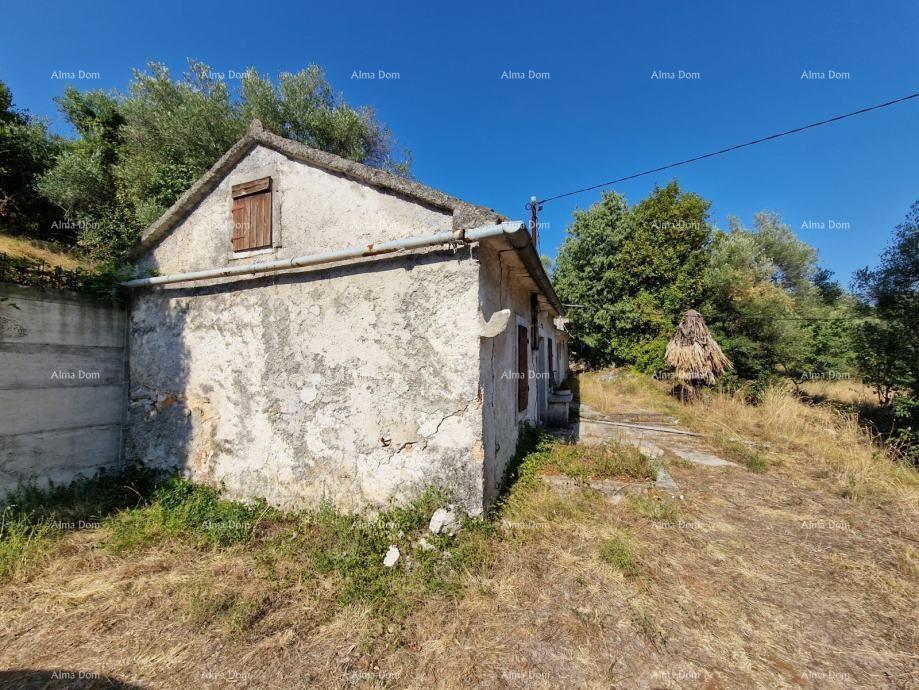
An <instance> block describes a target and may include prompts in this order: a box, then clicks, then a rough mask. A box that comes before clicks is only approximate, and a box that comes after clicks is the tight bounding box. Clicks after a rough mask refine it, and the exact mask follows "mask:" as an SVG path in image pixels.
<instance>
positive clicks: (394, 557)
mask: <svg viewBox="0 0 919 690" xmlns="http://www.w3.org/2000/svg"><path fill="white" fill-rule="evenodd" d="M398 560H399V549H397V548H396V547H395V546H392V545H391V546H390V547H389V551H387V552H386V555H385V556H384V557H383V565H385V566H386V567H387V568H392V567H393V566H394V565H395V564H396V561H398Z"/></svg>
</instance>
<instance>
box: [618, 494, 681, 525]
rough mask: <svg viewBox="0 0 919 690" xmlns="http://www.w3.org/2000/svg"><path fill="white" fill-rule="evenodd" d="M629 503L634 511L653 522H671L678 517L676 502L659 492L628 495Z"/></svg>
mask: <svg viewBox="0 0 919 690" xmlns="http://www.w3.org/2000/svg"><path fill="white" fill-rule="evenodd" d="M629 503H630V505H631V506H632V508H633V509H634V510H635V512H636V513H638V514H639V515H643V516H645V517H646V518H648V519H649V520H654V521H655V522H665V523H672V522H676V521H677V520H678V519H679V517H680V508H679V506H678V505H677V503H676V502H675V501H672V500H669V499H667V498H664V497H663V496H661V495H660V494H656V493H646V494H641V495H639V496H630V497H629Z"/></svg>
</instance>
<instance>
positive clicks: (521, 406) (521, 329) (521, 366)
mask: <svg viewBox="0 0 919 690" xmlns="http://www.w3.org/2000/svg"><path fill="white" fill-rule="evenodd" d="M527 336H528V334H527V327H526V326H520V325H518V326H517V411H518V412H523V411H524V410H525V409H527V401H528V400H529V397H530V382H529V381H528V380H527V376H528V374H529V371H528V367H527V350H528V349H529V347H528V346H529V342H528V341H529V338H528V337H527Z"/></svg>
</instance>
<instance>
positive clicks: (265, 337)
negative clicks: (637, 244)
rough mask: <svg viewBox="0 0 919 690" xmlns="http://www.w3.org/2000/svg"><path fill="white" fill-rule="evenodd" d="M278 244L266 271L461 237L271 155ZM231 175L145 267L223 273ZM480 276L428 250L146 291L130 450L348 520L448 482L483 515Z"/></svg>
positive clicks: (135, 333) (437, 217)
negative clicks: (384, 244) (343, 253)
mask: <svg viewBox="0 0 919 690" xmlns="http://www.w3.org/2000/svg"><path fill="white" fill-rule="evenodd" d="M266 165H271V166H275V168H276V170H277V176H276V177H275V181H274V184H275V190H276V191H275V193H276V194H278V195H279V202H280V203H279V209H280V222H281V231H282V240H283V246H282V247H280V248H278V249H276V250H275V252H273V253H271V254H267V255H259V256H256V257H253V258H250V259H245V261H253V262H255V261H264V260H273V259H276V258H282V257H286V256H295V255H299V254H305V253H313V252H319V251H324V250H328V249H334V248H338V247H347V246H352V245H358V244H365V243H370V242H379V241H383V240H390V239H395V238H399V237H407V236H412V235H420V234H429V233H434V232H441V231H444V230H450V229H451V227H452V225H451V223H452V218H451V216H450V214H449V213H447V212H444V211H439V210H435V209H430V208H426V207H423V206H420V205H418V204H415V203H412V202H410V201H408V200H406V199H402V198H399V197H397V196H394V195H392V194H387V193H383V192H381V191H377V190H375V189H373V188H370V187H367V186H364V185H361V184H358V183H356V182H352V181H350V180H348V179H345V178H343V177H340V176H337V175H332V174H329V173H326V172H324V171H322V170H319V169H316V168H312V167H310V166H308V165H305V164H303V163H300V162H295V161H290V160H288V159H286V158H284V157H283V156H281V155H279V154H277V153H275V152H273V151H270V150H267V149H263V148H259V149H256V150H255V151H253V152H252V153H251V154H250V155H249V156H248V157H247V158H246V159H244V160H243V161H242V162H241V163H240V165H239V166H237V169H236V171H235V172H234V174H233V176H232V177H233V179H234V180H235V179H236V176H237V174H238V173H239V171H240V170H245V169H253V170H255V169H261V168H263V167H264V166H266ZM229 186H230V185H229V180H224V181H223V183H222V184H221V185H220V186H219V187H218V188H217V189H216V190H215V191H214V192H213V193H212V194H211V195H210V196H209V197H208V198H206V199H205V200H204V201H203V202H202V203H201V204H200V205H199V206H198V208H197V209H196V210H195V211H193V212H192V213H191V214H190V215H189V216H188V217H187V218H186V219H185V221H184V222H182V223H181V224H180V225H179V226H178V227H177V228H176V229H174V230H173V232H172V233H171V234H170V235H168V236H167V237H166V238H164V240H163V241H162V242H161V243H160V244H159V245H158V246H156V247H154V249H153V250H152V251H151V252H150V253H149V254H148V255H147V256H146V257H145V258H144V261H143V262H142V265H143V266H147V267H151V268H156V269H157V270H158V271H159V272H160V273H162V274H167V273H173V272H177V271H185V270H193V269H201V268H208V267H211V266H219V265H224V264H226V263H228V262H229V258H228V254H229V237H230V230H229V228H230V210H229V208H230V207H229V202H228V196H229ZM478 297H479V282H478V264H477V262H476V261H475V260H474V259H473V257H472V256H471V254H470V252H469V251H468V250H464V251H460V252H457V253H455V254H454V253H453V252H452V251H443V250H431V251H428V252H420V253H414V254H411V255H406V256H400V257H389V258H381V259H375V260H366V261H363V262H361V263H359V264H356V265H351V266H340V267H335V268H325V269H318V270H307V271H296V272H292V273H287V274H275V275H266V276H262V277H259V278H253V279H244V280H235V281H216V282H212V283H209V284H201V283H186V284H177V285H176V286H174V287H173V286H167V287H165V288H162V289H152V290H151V289H145V290H142V291H138V292H137V293H135V297H134V301H133V305H132V313H131V338H130V347H131V352H130V359H131V397H132V401H131V406H130V431H129V435H128V436H129V438H128V446H127V450H128V454H129V456H130V457H134V458H137V459H140V460H142V461H145V462H149V463H152V464H154V465H157V466H163V467H167V466H173V465H176V466H179V467H182V468H183V469H184V470H185V471H186V472H187V473H188V474H189V475H190V476H192V477H195V478H197V479H200V480H202V481H207V482H211V483H220V482H222V483H224V484H225V486H226V487H227V489H228V490H229V492H230V494H231V495H232V496H235V497H239V498H252V497H258V496H262V497H265V498H267V499H268V500H269V501H270V502H271V503H272V504H275V505H279V506H283V507H288V508H296V507H304V506H307V505H315V504H316V503H317V502H318V501H320V500H322V499H326V498H327V499H330V500H332V501H333V502H334V503H336V504H338V505H340V506H342V507H346V508H358V507H361V506H365V505H379V504H382V503H385V502H386V501H388V500H390V499H396V500H399V499H403V498H407V497H409V496H411V495H412V494H413V493H414V492H415V491H417V490H418V489H419V488H420V487H421V486H424V485H429V484H438V485H447V486H449V488H450V489H451V490H452V492H453V493H454V495H455V497H456V499H457V500H458V501H459V502H460V503H461V504H462V505H463V506H464V507H465V508H466V509H467V510H468V511H469V512H471V513H474V514H475V513H478V512H480V511H481V510H482V506H483V486H482V482H483V461H484V451H483V447H482V439H481V434H482V408H481V399H480V396H479V387H478V384H479V382H478V369H477V367H476V362H477V361H478V357H479V337H478V321H477V317H478Z"/></svg>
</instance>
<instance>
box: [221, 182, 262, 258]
mask: <svg viewBox="0 0 919 690" xmlns="http://www.w3.org/2000/svg"><path fill="white" fill-rule="evenodd" d="M231 191H232V195H233V235H232V237H231V238H230V244H231V245H232V246H233V251H234V252H243V251H247V250H249V249H263V248H265V247H270V246H271V244H272V239H271V178H270V177H263V178H261V179H260V180H252V181H251V182H244V183H242V184H237V185H233V188H232V190H231Z"/></svg>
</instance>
